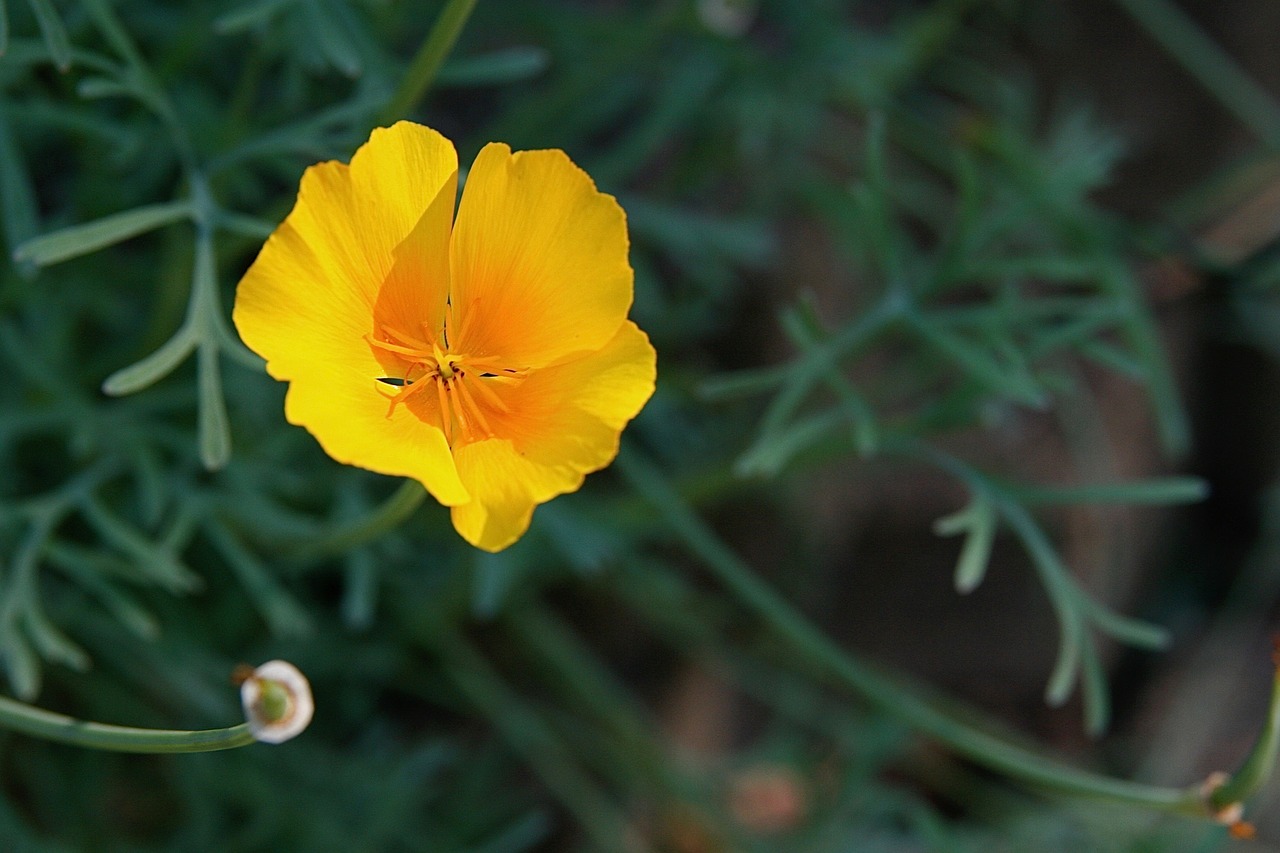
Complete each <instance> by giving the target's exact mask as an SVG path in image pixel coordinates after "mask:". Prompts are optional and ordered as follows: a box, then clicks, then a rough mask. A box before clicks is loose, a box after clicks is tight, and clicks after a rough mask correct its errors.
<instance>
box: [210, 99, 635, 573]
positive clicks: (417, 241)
mask: <svg viewBox="0 0 1280 853" xmlns="http://www.w3.org/2000/svg"><path fill="white" fill-rule="evenodd" d="M457 182H458V158H457V154H456V153H455V152H454V149H453V145H452V144H451V143H450V142H449V141H448V140H447V139H445V138H444V137H443V136H441V135H440V134H439V133H437V132H435V131H434V130H431V129H430V128H426V127H422V126H421V125H416V124H411V123H409V122H400V123H398V124H396V125H395V126H393V127H390V128H380V129H378V130H375V131H374V132H373V134H372V135H371V136H370V137H369V141H368V142H367V143H365V144H364V145H362V146H361V147H360V149H359V150H358V151H356V153H355V156H354V157H352V158H351V165H350V166H348V165H346V164H343V163H337V162H328V163H320V164H317V165H315V166H312V167H311V168H309V169H307V171H306V173H305V174H304V175H303V176H302V184H301V187H300V189H299V191H298V201H297V204H296V205H295V206H294V208H293V212H292V213H290V214H289V216H288V217H287V218H286V219H285V221H284V222H283V223H282V224H281V225H280V227H279V228H277V229H276V231H275V233H274V234H272V235H271V237H270V238H268V240H267V242H266V245H265V246H263V248H262V252H261V253H260V254H259V255H258V259H257V260H256V261H255V262H254V264H253V266H252V267H250V269H249V271H248V272H247V273H246V274H245V276H244V279H243V280H242V281H241V282H240V286H239V288H238V289H237V291H236V303H235V311H234V319H235V323H236V327H237V328H238V329H239V330H240V335H241V336H242V337H243V338H244V340H245V343H247V344H248V345H249V346H250V347H251V348H252V349H253V350H254V351H255V352H257V353H258V354H259V355H261V356H262V357H263V358H265V359H266V360H267V371H268V372H269V373H270V374H271V375H272V376H274V377H275V378H276V379H280V380H283V381H287V382H289V391H288V394H287V396H286V398H285V416H286V417H287V418H288V420H289V422H290V423H294V424H299V425H301V426H304V427H306V428H307V429H308V430H309V431H310V432H311V434H312V435H314V436H315V438H316V440H317V441H319V442H320V444H321V446H322V447H323V448H324V449H325V451H326V452H327V453H328V454H329V455H330V456H332V457H333V458H334V459H336V460H338V461H339V462H343V463H346V464H349V465H358V466H360V467H363V468H368V469H370V470H373V471H378V472H381V473H383V474H393V475H399V476H405V477H412V478H414V479H416V480H418V481H419V482H421V483H422V485H423V486H425V487H426V489H427V490H428V491H429V492H430V493H431V494H432V495H433V496H434V497H435V498H436V499H437V500H439V501H440V503H442V504H445V505H446V506H449V507H451V508H452V510H451V512H452V517H453V524H454V527H456V528H457V530H458V532H459V533H461V534H462V536H463V537H464V538H465V539H466V540H467V541H468V542H470V543H472V544H473V545H476V546H478V547H480V548H483V549H485V550H488V551H498V550H501V549H502V548H505V547H507V546H508V545H510V544H511V543H512V542H514V541H516V540H517V539H518V538H520V536H521V535H522V534H523V533H524V531H525V530H526V529H528V526H529V520H530V518H531V516H532V514H533V508H534V507H535V506H536V505H537V504H540V503H542V502H544V501H548V500H550V499H551V498H553V497H555V496H556V495H560V494H564V493H566V492H572V491H575V490H576V489H577V488H578V487H579V486H581V485H582V480H583V477H584V476H585V475H586V474H588V473H589V472H591V471H595V470H598V469H600V468H603V467H604V466H606V465H608V464H609V462H611V461H612V460H613V458H614V456H616V455H617V452H618V437H619V434H620V433H621V431H622V429H623V427H625V426H626V424H627V422H628V421H630V420H631V419H632V418H633V417H635V415H636V414H637V413H638V412H639V411H640V409H641V407H642V406H644V404H645V402H646V401H647V400H648V399H649V396H650V395H651V394H652V393H653V384H654V373H655V354H654V350H653V347H652V346H651V345H650V343H649V339H648V338H647V337H646V336H645V334H644V332H642V331H640V329H639V328H637V327H636V325H635V324H634V323H632V322H631V321H629V320H628V319H627V311H628V310H629V308H630V306H631V297H632V272H631V267H630V265H629V264H628V262H627V248H628V241H627V229H626V218H625V215H624V214H623V211H622V208H621V207H619V206H618V203H617V202H616V201H615V200H614V199H613V197H612V196H608V195H605V194H604V193H601V192H599V191H597V190H596V188H595V184H593V183H592V181H591V178H589V177H588V176H587V174H586V173H585V172H583V171H582V170H581V169H579V168H578V167H577V166H575V165H574V164H573V163H572V162H571V161H570V160H569V158H568V157H567V156H566V155H565V153H564V152H563V151H557V150H552V151H521V152H517V153H515V154H513V153H512V152H511V149H510V148H508V147H507V146H506V145H502V144H497V143H491V144H489V145H486V146H485V147H484V149H483V150H482V151H481V152H480V154H479V155H478V156H477V157H476V160H475V163H474V164H473V165H472V167H471V171H470V174H469V176H468V178H467V182H466V188H465V191H464V193H463V196H462V201H461V203H460V204H459V207H458V213H457V219H456V221H455V219H454V210H453V206H454V199H455V198H456V197H457Z"/></svg>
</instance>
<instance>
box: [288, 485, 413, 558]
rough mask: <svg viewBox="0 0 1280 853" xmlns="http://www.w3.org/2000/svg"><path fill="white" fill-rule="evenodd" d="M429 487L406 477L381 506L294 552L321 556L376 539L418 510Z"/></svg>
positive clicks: (301, 555)
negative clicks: (423, 486)
mask: <svg viewBox="0 0 1280 853" xmlns="http://www.w3.org/2000/svg"><path fill="white" fill-rule="evenodd" d="M426 497H427V491H426V489H424V488H422V484H421V483H419V482H418V481H417V480H405V481H404V482H403V483H401V484H400V488H398V489H396V490H395V492H393V493H392V495H391V497H389V498H387V499H386V500H385V501H384V502H383V503H382V505H381V506H379V507H378V508H377V509H374V510H373V511H372V512H370V513H369V514H367V515H365V516H362V517H360V518H357V519H355V520H354V521H351V522H349V523H347V524H344V525H343V526H341V527H339V528H337V529H336V530H333V531H332V532H330V533H328V534H325V535H324V536H320V537H318V538H313V539H308V540H307V541H306V542H304V543H300V545H299V547H298V550H297V551H296V552H295V554H294V556H297V557H299V558H303V559H306V558H310V557H318V556H323V555H326V554H341V553H343V552H344V551H349V550H350V549H352V548H354V547H356V546H357V545H363V544H365V543H366V542H372V541H373V540H374V539H377V538H378V537H379V536H382V535H383V534H384V533H388V532H390V531H392V530H394V529H395V528H396V527H397V526H399V525H400V523H401V522H402V521H404V520H405V519H406V518H408V517H409V516H411V515H413V512H414V510H416V509H417V508H418V507H420V506H422V502H423V501H424V500H426Z"/></svg>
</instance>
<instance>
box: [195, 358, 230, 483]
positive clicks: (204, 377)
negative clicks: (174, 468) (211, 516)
mask: <svg viewBox="0 0 1280 853" xmlns="http://www.w3.org/2000/svg"><path fill="white" fill-rule="evenodd" d="M196 372H197V392H198V394H199V400H200V428H199V433H200V461H201V462H202V463H204V467H205V469H206V470H209V471H217V470H218V469H220V468H222V467H224V466H225V465H226V464H227V462H228V461H230V459H231V426H230V424H229V423H228V420H227V401H226V399H225V398H224V397H223V396H222V374H221V372H220V371H219V366H218V347H217V345H216V344H214V343H211V342H209V343H202V344H201V345H200V350H199V352H198V353H197V354H196Z"/></svg>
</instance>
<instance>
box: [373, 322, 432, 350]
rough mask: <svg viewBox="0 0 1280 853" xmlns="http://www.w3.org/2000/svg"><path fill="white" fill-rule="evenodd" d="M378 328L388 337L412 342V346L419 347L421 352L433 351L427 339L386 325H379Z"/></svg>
mask: <svg viewBox="0 0 1280 853" xmlns="http://www.w3.org/2000/svg"><path fill="white" fill-rule="evenodd" d="M378 328H379V329H381V330H382V334H384V335H386V336H387V337H388V338H398V339H400V340H402V341H404V342H405V343H406V344H411V345H412V346H415V347H417V348H418V350H419V351H420V352H431V344H429V343H427V341H425V340H418V339H417V338H415V337H414V336H413V335H408V334H405V333H404V332H397V331H393V330H391V329H388V328H387V327H386V326H379V327H378Z"/></svg>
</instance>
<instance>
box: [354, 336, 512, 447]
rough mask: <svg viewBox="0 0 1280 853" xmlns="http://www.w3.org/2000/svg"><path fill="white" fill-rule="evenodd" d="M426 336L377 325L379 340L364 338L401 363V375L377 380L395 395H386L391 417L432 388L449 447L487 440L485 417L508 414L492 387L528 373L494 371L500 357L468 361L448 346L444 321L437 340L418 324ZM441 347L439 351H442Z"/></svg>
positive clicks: (508, 369)
mask: <svg viewBox="0 0 1280 853" xmlns="http://www.w3.org/2000/svg"><path fill="white" fill-rule="evenodd" d="M423 330H424V332H425V335H424V337H423V338H418V337H416V336H414V335H410V334H406V333H405V332H403V331H401V330H398V329H392V328H389V327H388V326H386V325H379V327H378V336H377V337H374V336H373V335H365V340H367V341H368V342H369V345H370V346H372V347H374V348H376V349H379V350H382V351H383V352H387V353H391V354H392V355H394V356H395V357H396V358H397V359H398V360H399V361H401V362H402V365H403V368H402V371H401V372H402V374H403V375H402V376H380V377H377V379H378V381H379V382H382V383H383V384H385V385H390V386H392V387H398V388H399V389H400V390H398V391H396V392H395V393H393V394H390V395H389V397H388V399H389V400H390V401H391V402H390V405H389V406H388V407H387V417H388V418H390V417H391V416H392V415H393V414H394V413H395V410H396V406H398V405H400V404H401V403H406V402H408V401H409V400H410V399H411V398H412V397H415V396H418V395H420V394H428V393H430V390H429V389H432V388H434V389H435V397H436V403H437V404H438V406H439V411H440V429H441V430H443V432H444V436H445V440H446V441H448V442H449V446H450V447H452V446H454V445H455V443H456V444H466V443H469V442H472V441H480V440H483V439H485V438H489V437H491V436H492V435H493V434H494V433H493V428H492V427H491V426H490V421H489V417H486V412H488V414H489V415H490V416H491V415H493V413H494V412H495V411H497V412H502V413H505V412H508V411H510V409H508V408H507V405H506V403H504V402H503V401H502V397H501V396H500V395H499V394H498V391H497V389H496V388H495V387H494V386H495V384H509V383H511V382H512V381H513V380H518V379H521V378H523V377H524V375H525V374H526V372H527V371H525V370H520V369H516V368H511V367H502V366H499V365H500V363H501V361H502V358H501V357H500V356H492V355H491V356H478V357H477V356H472V355H468V354H466V353H461V352H454V351H452V350H451V349H450V346H449V323H448V320H447V319H446V320H445V325H444V328H443V329H442V330H441V331H440V336H439V341H437V340H435V336H434V335H432V334H431V331H430V330H429V329H427V328H426V324H425V323H424V324H423ZM442 344H443V346H442Z"/></svg>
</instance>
